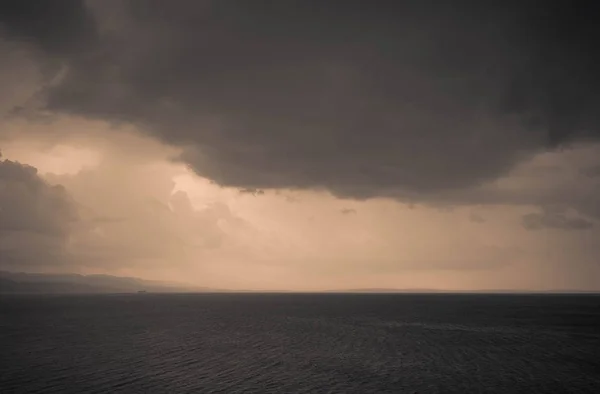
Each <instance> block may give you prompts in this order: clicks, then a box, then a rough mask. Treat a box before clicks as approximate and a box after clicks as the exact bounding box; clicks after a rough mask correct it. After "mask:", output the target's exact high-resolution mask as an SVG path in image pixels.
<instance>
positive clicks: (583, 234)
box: [0, 0, 600, 291]
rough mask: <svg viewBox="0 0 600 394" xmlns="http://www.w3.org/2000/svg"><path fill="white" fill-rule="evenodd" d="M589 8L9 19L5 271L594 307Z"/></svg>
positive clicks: (22, 12) (593, 79)
mask: <svg viewBox="0 0 600 394" xmlns="http://www.w3.org/2000/svg"><path fill="white" fill-rule="evenodd" d="M484 3H485V4H484ZM597 8H598V6H597V5H595V2H592V1H583V0H576V1H554V2H541V1H534V0H523V1H518V2H517V1H504V2H475V1H467V0H459V1H454V2H438V1H430V0H420V1H384V0H375V1H368V2H367V1H354V0H346V1H334V0H324V1H323V0H321V1H316V0H314V1H313V0H302V1H297V0H285V1H266V0H256V1H242V0H228V1H214V0H194V1H192V0H189V1H188V0H173V1H168V2H167V1H161V0H129V1H120V0H91V1H76V0H62V1H58V2H50V1H43V0H37V1H36V0H8V1H3V2H1V4H0V59H2V60H1V61H0V86H1V87H2V88H1V89H0V152H1V156H0V269H2V270H9V271H19V272H44V273H63V272H69V273H81V274H90V273H102V274H111V275H124V276H136V277H141V278H146V279H159V280H169V281H179V282H185V283H191V284H195V285H198V286H207V287H214V288H229V289H255V290H303V291H306V290H308V291H313V290H314V291H318V290H326V289H357V288H397V289H417V288H418V289H442V290H481V289H509V290H517V291H519V290H549V289H569V290H600V259H599V256H600V229H599V227H598V225H599V219H600V128H599V125H600V119H599V118H600V110H599V108H600V93H599V92H600V91H599V87H600V86H599V85H600V73H598V70H599V69H600V61H599V60H600V58H599V56H600V55H599V54H598V51H597V49H596V43H597V42H598V40H599V39H600V34H599V27H598V24H597V23H595V15H597V11H598V10H597Z"/></svg>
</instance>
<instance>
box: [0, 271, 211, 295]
mask: <svg viewBox="0 0 600 394" xmlns="http://www.w3.org/2000/svg"><path fill="white" fill-rule="evenodd" d="M216 291H219V290H216V289H209V288H205V287H195V286H191V285H185V284H178V283H169V282H160V281H149V280H144V279H139V278H129V277H120V276H111V275H77V274H32V273H23V272H8V271H0V294H7V293H11V294H86V293H87V294H93V293H136V292H147V293H184V292H216Z"/></svg>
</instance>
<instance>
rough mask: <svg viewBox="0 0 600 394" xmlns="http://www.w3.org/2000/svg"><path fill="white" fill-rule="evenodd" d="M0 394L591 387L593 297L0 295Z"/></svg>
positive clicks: (595, 370) (595, 322)
mask: <svg viewBox="0 0 600 394" xmlns="http://www.w3.org/2000/svg"><path fill="white" fill-rule="evenodd" d="M0 392H2V393H13V392H14V393H30V392H31V393H34V392H40V393H106V392H114V393H186V392H189V393H378V392H381V393H600V296H580V295H577V296H576V295H570V296H566V295H561V296H557V295H544V296H534V295H374V294H364V295H339V294H337V295H336V294H326V295H325V294H322V295H314V294H313V295H308V294H304V295H301V294H279V295H277V294H269V295H260V294H193V295H192V294H189V295H184V294H180V295H154V294H139V295H138V294H135V295H96V296H50V297H42V296H3V297H2V298H0Z"/></svg>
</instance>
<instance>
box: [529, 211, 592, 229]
mask: <svg viewBox="0 0 600 394" xmlns="http://www.w3.org/2000/svg"><path fill="white" fill-rule="evenodd" d="M522 223H523V227H525V228H526V229H528V230H541V229H544V228H550V229H559V230H587V229H591V228H592V227H594V223H593V222H591V221H589V220H586V219H584V218H580V217H570V216H569V215H567V212H565V210H564V209H561V208H553V207H550V208H549V207H546V208H544V209H542V212H540V213H529V214H527V215H524V216H523V217H522Z"/></svg>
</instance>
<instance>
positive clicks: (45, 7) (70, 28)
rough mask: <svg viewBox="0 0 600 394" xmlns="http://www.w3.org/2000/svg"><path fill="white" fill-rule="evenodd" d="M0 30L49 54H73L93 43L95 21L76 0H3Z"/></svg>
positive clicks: (0, 9)
mask: <svg viewBox="0 0 600 394" xmlns="http://www.w3.org/2000/svg"><path fill="white" fill-rule="evenodd" d="M0 32H2V33H4V34H5V35H6V36H7V37H8V38H12V39H15V40H19V41H23V42H29V43H32V44H33V45H35V46H37V47H38V48H39V49H41V50H43V51H45V52H46V53H48V54H49V55H51V56H63V55H73V54H75V53H76V52H78V51H83V50H85V49H86V46H88V45H90V44H91V43H93V39H94V35H95V23H94V20H93V18H92V16H91V15H90V13H89V11H88V9H87V8H86V7H85V5H84V2H82V1H79V0H60V1H40V0H3V1H2V4H1V5H0Z"/></svg>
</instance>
